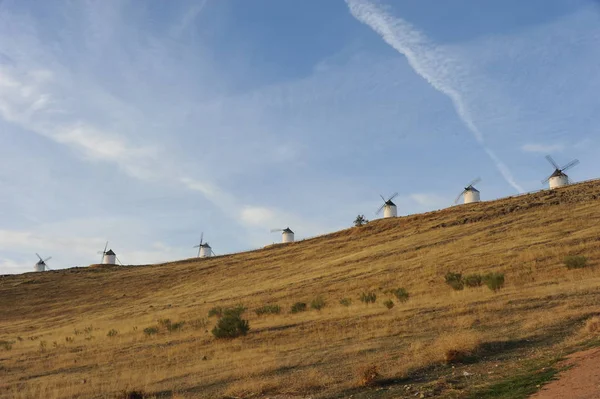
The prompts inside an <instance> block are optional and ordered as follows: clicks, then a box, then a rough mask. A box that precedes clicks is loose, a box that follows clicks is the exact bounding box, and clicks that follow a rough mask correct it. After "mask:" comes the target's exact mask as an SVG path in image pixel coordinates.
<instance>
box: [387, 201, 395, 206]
mask: <svg viewBox="0 0 600 399" xmlns="http://www.w3.org/2000/svg"><path fill="white" fill-rule="evenodd" d="M385 204H386V205H387V206H396V204H394V202H393V201H392V200H387V201H385Z"/></svg>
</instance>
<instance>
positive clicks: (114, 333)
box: [106, 328, 119, 337]
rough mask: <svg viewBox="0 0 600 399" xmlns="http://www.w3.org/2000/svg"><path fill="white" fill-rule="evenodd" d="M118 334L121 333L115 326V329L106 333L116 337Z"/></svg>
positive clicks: (108, 335)
mask: <svg viewBox="0 0 600 399" xmlns="http://www.w3.org/2000/svg"><path fill="white" fill-rule="evenodd" d="M117 335H119V332H118V331H117V330H115V329H114V328H113V329H111V330H110V331H109V332H108V333H107V334H106V336H107V337H116V336H117Z"/></svg>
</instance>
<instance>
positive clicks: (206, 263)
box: [0, 182, 600, 398]
mask: <svg viewBox="0 0 600 399" xmlns="http://www.w3.org/2000/svg"><path fill="white" fill-rule="evenodd" d="M567 255H583V256H585V257H587V259H588V265H589V266H588V267H585V268H582V269H572V270H569V269H567V268H566V267H565V265H564V264H563V259H564V257H565V256H567ZM599 264H600V182H590V183H584V184H579V185H574V186H570V187H567V188H564V189H560V190H556V191H544V192H540V193H537V194H533V195H528V196H520V197H516V198H510V199H504V200H499V201H494V202H485V203H479V204H471V205H466V206H459V207H453V208H450V209H446V210H442V211H438V212H431V213H427V214H422V215H414V216H409V217H402V218H396V219H393V220H389V219H388V220H378V221H374V222H371V223H369V224H368V225H367V226H364V227H361V228H352V229H348V230H344V231H340V232H337V233H333V234H330V235H327V236H323V237H319V238H315V239H311V240H306V241H302V242H296V243H292V244H286V245H275V246H272V247H269V248H265V249H262V250H257V251H253V252H247V253H241V254H236V255H231V256H220V257H216V258H211V259H201V260H198V259H190V260H186V261H181V262H176V263H171V264H164V265H153V266H140V267H111V268H75V269H69V270H62V271H52V272H47V273H37V274H35V273H27V274H24V275H17V276H3V277H1V278H0V341H3V342H0V397H2V398H36V397H40V398H42V397H43V398H72V397H79V398H114V397H116V395H118V394H119V393H120V392H122V391H124V390H129V391H131V390H135V389H137V390H143V391H145V392H147V393H151V394H152V395H154V396H156V397H165V398H169V397H176V398H219V397H270V398H276V397H279V398H295V397H298V398H300V397H327V398H329V397H332V398H338V397H339V398H345V397H350V396H351V395H353V396H352V397H354V398H392V397H393V398H397V397H404V396H406V397H415V394H416V397H419V396H421V397H428V396H430V395H434V396H440V397H485V398H487V397H490V398H491V397H506V398H509V397H525V396H526V395H527V393H529V392H531V391H532V390H535V386H536V385H539V384H541V383H542V382H543V381H544V380H547V379H548V378H551V377H552V375H553V374H554V372H555V370H554V369H553V368H552V367H553V366H552V365H553V362H554V361H555V360H556V358H557V357H558V356H560V355H561V354H562V353H565V352H566V351H569V350H573V349H575V348H577V347H578V345H582V344H590V342H591V343H592V344H593V343H594V342H595V341H594V340H595V337H594V332H593V330H594V328H592V327H590V326H591V324H590V323H591V322H590V321H589V319H590V318H591V317H592V316H594V315H597V314H599V313H600V290H599V286H600V273H599V271H598V268H597V266H598V265H599ZM449 271H453V272H461V273H463V274H471V273H481V274H485V273H488V272H502V273H504V274H505V280H506V282H505V286H504V288H503V289H501V290H499V291H498V292H493V291H491V290H490V289H488V288H487V287H485V286H482V287H476V288H465V289H464V290H461V291H455V290H453V289H452V288H451V287H449V286H448V285H447V284H446V283H445V281H444V276H445V274H446V273H447V272H449ZM396 288H405V289H406V290H407V291H408V293H409V300H408V301H407V302H399V301H398V300H397V299H396V298H395V297H394V295H393V294H392V293H390V292H389V291H390V290H393V289H396ZM363 292H365V293H366V292H374V293H375V294H376V295H377V300H376V302H375V303H374V304H369V305H367V304H364V303H362V302H361V301H360V300H359V296H360V294H361V293H363ZM318 296H321V297H322V298H323V299H324V300H325V302H326V306H325V307H324V308H323V309H321V310H320V311H317V310H311V309H309V310H308V311H306V312H301V313H296V314H291V313H290V311H289V310H290V307H291V305H292V304H293V303H295V302H298V301H303V302H306V303H308V304H309V308H310V302H311V301H312V300H313V299H315V298H316V297H318ZM343 298H349V299H351V301H352V303H351V304H350V306H343V305H342V304H340V300H341V299H343ZM389 299H391V300H392V301H393V302H394V303H395V306H394V307H393V308H392V309H388V308H386V307H385V306H384V302H385V301H386V300H389ZM236 304H243V305H244V306H245V307H247V309H248V310H247V311H246V312H245V313H244V315H243V316H244V318H246V319H248V320H249V323H250V327H251V329H250V332H249V333H248V335H246V336H245V337H241V338H237V339H234V340H216V339H215V338H214V337H213V336H212V334H211V333H210V330H211V329H212V327H213V326H214V324H215V322H216V318H214V317H211V318H209V317H207V313H208V312H209V310H210V309H211V308H213V307H215V306H234V305H236ZM266 304H278V305H280V306H281V309H282V311H281V313H280V314H279V315H270V316H260V317H259V316H257V315H256V314H255V312H254V310H255V309H256V308H258V307H261V306H263V305H266ZM161 319H170V320H171V322H172V323H175V322H179V321H184V322H185V324H184V325H183V327H182V328H180V329H173V330H174V331H172V332H169V331H167V328H166V327H165V323H163V325H160V324H159V320H161ZM586 320H588V324H589V325H588V328H585V327H584V324H585V323H586ZM171 325H172V324H171ZM153 326H158V333H157V334H152V335H148V334H146V333H145V332H144V329H146V328H148V327H153ZM111 330H114V331H113V332H112V333H110V334H109V332H110V331H111ZM147 331H149V330H147ZM109 335H112V336H109ZM369 367H371V368H372V370H373V368H374V369H376V371H377V374H378V377H377V378H376V379H375V381H374V386H373V387H361V386H360V383H361V381H360V380H361V377H363V376H362V375H361V374H363V373H364V369H365V368H369ZM507 384H508V385H507ZM517 385H518V386H520V388H519V389H517V390H515V389H512V388H511V389H509V390H506V386H510V387H514V386H517ZM490 387H491V388H490ZM503 387H504V388H503ZM503 392H504V393H503ZM507 392H508V393H507ZM515 392H516V393H515ZM504 394H506V395H508V396H501V395H504ZM515 395H517V396H515ZM518 395H521V396H518Z"/></svg>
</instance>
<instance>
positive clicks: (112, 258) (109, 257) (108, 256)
mask: <svg viewBox="0 0 600 399" xmlns="http://www.w3.org/2000/svg"><path fill="white" fill-rule="evenodd" d="M107 249H108V241H106V245H104V251H98V254H101V255H102V257H101V258H100V264H102V265H116V264H117V261H118V262H119V264H120V265H123V264H122V263H121V261H120V260H119V258H117V254H116V253H115V252H114V251H113V250H112V249H109V250H108V251H107Z"/></svg>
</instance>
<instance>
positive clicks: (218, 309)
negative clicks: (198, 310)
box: [208, 306, 223, 317]
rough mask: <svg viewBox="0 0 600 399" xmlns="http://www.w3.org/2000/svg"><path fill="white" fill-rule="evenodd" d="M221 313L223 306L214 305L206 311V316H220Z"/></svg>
mask: <svg viewBox="0 0 600 399" xmlns="http://www.w3.org/2000/svg"><path fill="white" fill-rule="evenodd" d="M222 315H223V308H222V307H220V306H215V307H214V308H212V309H211V310H209V311H208V317H213V316H217V317H221V316H222Z"/></svg>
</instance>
